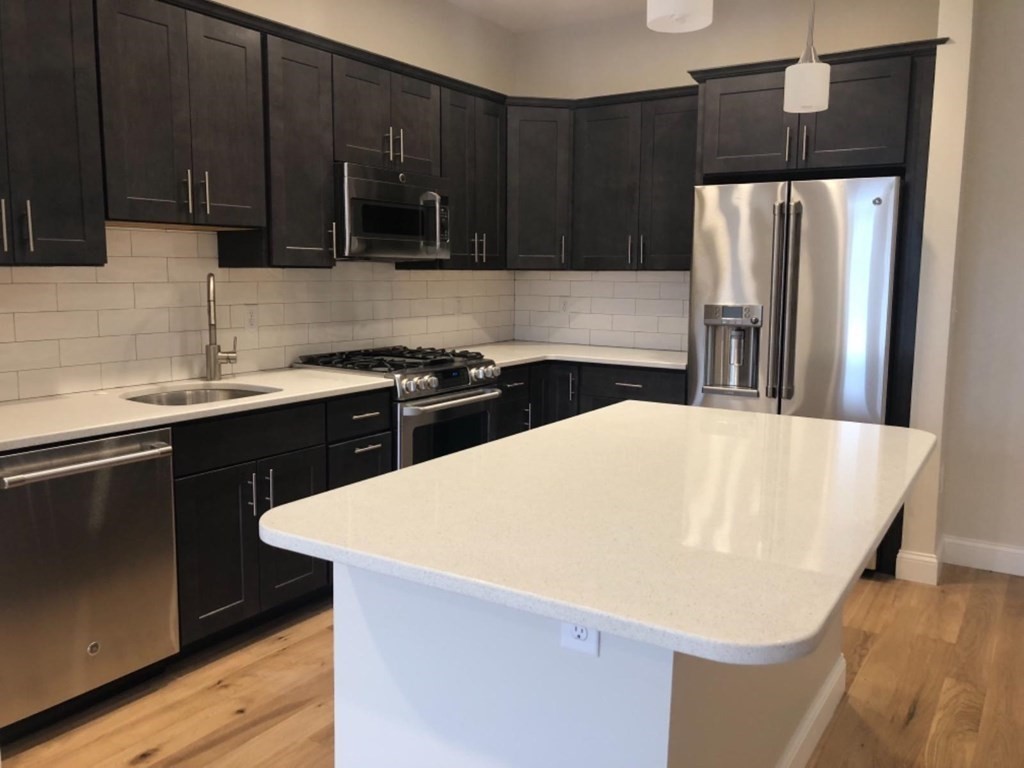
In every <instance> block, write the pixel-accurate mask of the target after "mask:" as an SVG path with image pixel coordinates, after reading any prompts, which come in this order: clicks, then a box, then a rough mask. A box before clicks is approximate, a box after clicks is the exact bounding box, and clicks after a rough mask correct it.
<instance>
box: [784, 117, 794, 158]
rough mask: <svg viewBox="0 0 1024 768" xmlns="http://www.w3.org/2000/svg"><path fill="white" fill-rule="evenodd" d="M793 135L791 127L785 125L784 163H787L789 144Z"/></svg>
mask: <svg viewBox="0 0 1024 768" xmlns="http://www.w3.org/2000/svg"><path fill="white" fill-rule="evenodd" d="M792 137H793V129H792V128H790V127H789V126H788V125H787V126H786V163H787V164H788V163H789V145H790V143H791V140H792Z"/></svg>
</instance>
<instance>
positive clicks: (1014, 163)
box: [942, 0, 1024, 547]
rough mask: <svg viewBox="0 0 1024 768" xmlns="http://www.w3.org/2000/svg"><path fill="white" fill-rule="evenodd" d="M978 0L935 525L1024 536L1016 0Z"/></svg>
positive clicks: (1021, 139)
mask: <svg viewBox="0 0 1024 768" xmlns="http://www.w3.org/2000/svg"><path fill="white" fill-rule="evenodd" d="M977 9H978V12H977V15H976V18H975V26H974V58H973V62H972V72H971V91H970V105H969V112H968V119H967V142H966V149H965V167H964V189H963V197H962V199H961V226H960V234H959V238H958V245H957V250H958V256H957V273H956V290H955V293H954V308H955V309H954V316H953V327H952V334H951V342H950V367H949V385H948V399H947V403H946V425H945V437H946V440H945V444H946V447H945V454H946V458H945V462H944V464H945V495H944V504H943V526H942V527H943V530H944V532H945V533H947V534H952V535H954V536H959V537H965V538H969V539H980V540H982V541H986V542H997V543H999V544H1001V545H1004V546H1006V545H1009V546H1014V547H1024V514H1022V511H1024V510H1022V507H1024V502H1022V500H1024V472H1022V471H1021V470H1022V458H1024V397H1022V394H1024V348H1022V346H1021V344H1020V342H1019V340H1018V339H1017V334H1018V332H1019V328H1020V316H1021V306H1022V304H1024V302H1022V300H1021V295H1022V291H1024V217H1022V216H1021V205H1022V203H1024V196H1022V195H1021V191H1020V184H1021V179H1024V68H1022V67H1021V61H1022V59H1021V54H1020V41H1021V39H1022V38H1024V3H1022V2H1021V0H980V2H978V4H977ZM993 329H995V330H996V333H992V331H993Z"/></svg>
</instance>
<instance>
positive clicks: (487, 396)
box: [402, 389, 501, 416]
mask: <svg viewBox="0 0 1024 768" xmlns="http://www.w3.org/2000/svg"><path fill="white" fill-rule="evenodd" d="M499 397H501V390H500V389H485V390H484V391H482V392H478V393H476V394H474V395H469V396H467V397H453V398H452V399H451V400H444V401H442V402H440V403H430V404H429V405H404V406H402V415H403V416H422V415H423V414H425V413H437V412H438V411H447V410H449V409H450V408H461V407H462V406H464V405H472V404H473V403H483V402H486V401H487V400H495V399H497V398H499Z"/></svg>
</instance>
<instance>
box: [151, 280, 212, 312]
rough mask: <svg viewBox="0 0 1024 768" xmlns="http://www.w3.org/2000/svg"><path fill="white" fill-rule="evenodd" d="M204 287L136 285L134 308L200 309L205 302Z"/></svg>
mask: <svg viewBox="0 0 1024 768" xmlns="http://www.w3.org/2000/svg"><path fill="white" fill-rule="evenodd" d="M205 287H206V286H204V285H203V284H202V283H136V284H135V306H136V307H138V308H140V309H146V308H151V307H201V306H203V305H204V303H205V302H206V291H205Z"/></svg>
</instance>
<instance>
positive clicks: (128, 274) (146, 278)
mask: <svg viewBox="0 0 1024 768" xmlns="http://www.w3.org/2000/svg"><path fill="white" fill-rule="evenodd" d="M96 281H97V282H100V283H163V282H166V281H167V259H161V258H157V257H131V256H125V257H119V258H110V259H107V263H106V266H103V267H100V268H99V269H98V270H97V274H96Z"/></svg>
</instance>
